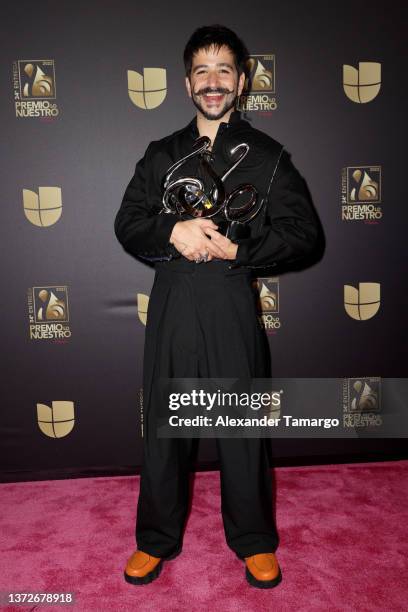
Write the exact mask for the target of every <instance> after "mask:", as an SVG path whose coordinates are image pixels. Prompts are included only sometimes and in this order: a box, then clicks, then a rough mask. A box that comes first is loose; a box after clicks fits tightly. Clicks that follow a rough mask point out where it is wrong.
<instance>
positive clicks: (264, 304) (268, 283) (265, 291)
mask: <svg viewBox="0 0 408 612" xmlns="http://www.w3.org/2000/svg"><path fill="white" fill-rule="evenodd" d="M252 288H253V290H254V292H255V298H256V303H257V310H258V319H259V321H260V323H261V324H262V326H263V327H264V329H265V331H266V332H267V333H274V332H275V330H277V329H279V328H280V327H281V322H280V319H279V316H278V313H279V279H278V278H277V277H265V278H257V279H254V280H253V281H252Z"/></svg>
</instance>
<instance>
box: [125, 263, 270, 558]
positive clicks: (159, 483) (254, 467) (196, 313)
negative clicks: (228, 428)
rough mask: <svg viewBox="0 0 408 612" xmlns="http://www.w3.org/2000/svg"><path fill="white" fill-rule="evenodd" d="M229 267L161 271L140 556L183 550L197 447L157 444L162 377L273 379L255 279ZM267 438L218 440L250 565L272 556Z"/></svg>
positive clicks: (147, 374)
mask: <svg viewBox="0 0 408 612" xmlns="http://www.w3.org/2000/svg"><path fill="white" fill-rule="evenodd" d="M228 263H229V262H227V261H222V260H214V261H211V262H208V263H201V264H195V263H193V262H189V261H187V260H186V259H179V260H175V261H171V262H160V263H157V264H156V274H155V279H154V283H153V288H152V291H151V295H150V301H149V308H148V314H147V326H146V336H145V349H144V370H143V396H144V401H143V404H144V430H143V463H142V469H141V481H140V493H139V500H138V506H137V521H136V543H137V547H138V548H139V549H140V550H143V551H144V552H147V553H149V554H151V555H154V556H156V557H167V556H169V555H172V554H173V553H174V552H176V551H178V550H181V548H182V533H183V526H184V522H185V519H186V515H187V510H188V503H189V459H190V453H191V447H192V443H193V440H192V439H186V438H157V437H156V426H157V423H156V421H155V414H156V415H157V400H156V401H155V389H156V388H155V380H157V378H158V377H160V376H161V377H167V378H171V377H176V378H195V377H204V378H211V377H218V378H223V377H225V378H228V377H247V378H248V377H249V378H251V377H253V378H256V377H259V378H268V377H269V376H270V369H269V346H268V342H267V338H266V336H265V333H264V331H263V330H262V329H261V327H260V325H259V322H258V320H257V316H256V304H255V301H254V297H253V293H252V289H251V286H250V272H249V271H248V270H245V269H240V268H236V269H233V270H228ZM265 443H266V440H265V439H264V438H216V444H217V450H218V456H219V461H220V474H221V511H222V519H223V525H224V531H225V537H226V541H227V544H228V546H229V547H230V548H231V549H232V550H233V551H234V552H235V553H236V554H237V555H238V557H240V558H243V557H246V556H250V555H253V554H256V553H261V552H274V551H275V550H276V548H277V546H278V536H277V532H276V527H275V524H274V519H273V508H272V486H271V474H270V469H269V463H268V457H267V451H266V446H265Z"/></svg>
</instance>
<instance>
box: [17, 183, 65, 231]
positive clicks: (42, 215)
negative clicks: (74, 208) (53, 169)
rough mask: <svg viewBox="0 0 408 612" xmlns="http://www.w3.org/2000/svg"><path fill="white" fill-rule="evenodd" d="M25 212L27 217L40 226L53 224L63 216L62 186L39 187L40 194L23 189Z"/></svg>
mask: <svg viewBox="0 0 408 612" xmlns="http://www.w3.org/2000/svg"><path fill="white" fill-rule="evenodd" d="M23 205H24V213H25V216H26V217H27V219H28V220H29V221H30V222H31V223H32V224H33V225H37V226H39V227H48V226H49V225H53V224H54V223H56V222H57V221H58V219H59V218H60V217H61V213H62V199H61V189H60V187H39V188H38V195H37V193H36V192H35V191H31V190H30V189H23Z"/></svg>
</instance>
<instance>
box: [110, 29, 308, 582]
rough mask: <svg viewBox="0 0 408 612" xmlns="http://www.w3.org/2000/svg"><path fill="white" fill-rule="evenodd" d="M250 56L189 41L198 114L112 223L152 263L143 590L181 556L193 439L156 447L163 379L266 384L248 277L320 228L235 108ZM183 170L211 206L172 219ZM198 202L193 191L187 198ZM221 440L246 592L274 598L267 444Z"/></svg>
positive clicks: (280, 162) (138, 569) (147, 163)
mask: <svg viewBox="0 0 408 612" xmlns="http://www.w3.org/2000/svg"><path fill="white" fill-rule="evenodd" d="M247 58H248V52H247V49H246V47H245V45H244V44H243V42H242V41H241V40H240V39H239V38H238V36H237V35H236V34H235V33H234V32H232V31H231V30H229V29H228V28H226V27H224V26H220V25H213V26H206V27H202V28H199V29H198V30H196V31H195V32H194V33H193V35H192V36H191V38H190V40H189V41H188V43H187V45H186V48H185V50H184V65H185V71H186V78H185V84H186V89H187V94H188V95H189V96H190V97H191V100H192V102H193V104H194V106H195V107H196V109H197V112H196V115H195V117H194V118H193V119H192V120H191V121H190V122H189V123H188V125H186V126H185V127H184V128H182V129H180V130H177V131H176V132H173V133H172V134H170V135H169V136H166V137H164V138H162V139H161V140H158V141H154V142H151V143H150V144H149V146H148V147H147V150H146V152H145V155H144V156H143V158H142V159H141V160H140V161H138V163H137V164H136V169H135V173H134V176H133V177H132V179H131V181H130V183H129V185H128V186H127V188H126V191H125V194H124V197H123V200H122V204H121V206H120V209H119V211H118V213H117V215H116V219H115V232H116V236H117V238H118V240H119V241H120V243H121V244H122V246H123V247H124V249H125V250H126V251H127V252H128V253H130V254H131V255H133V256H134V257H136V258H138V259H141V260H142V261H150V262H152V263H153V264H154V266H155V278H154V283H153V288H152V291H151V295H150V301H149V309H148V315H147V325H146V335H145V349H144V362H143V405H144V435H143V464H142V468H141V478H140V492H139V500H138V507H137V520H136V543H137V550H136V551H135V552H134V553H133V554H132V555H131V557H130V558H129V560H128V562H127V565H126V568H125V572H124V576H125V579H126V580H127V581H128V582H129V583H131V584H135V585H140V584H147V583H149V582H151V581H152V580H154V579H155V578H157V577H158V576H159V574H160V571H161V569H162V566H163V561H166V560H169V559H173V558H175V557H176V556H177V555H178V554H180V552H181V550H182V539H183V527H184V523H185V519H186V517H187V510H188V502H189V478H188V476H189V469H190V465H189V460H190V454H191V448H192V439H191V438H187V437H185V438H163V437H157V427H158V416H159V414H163V413H161V412H160V408H163V407H162V406H161V404H160V402H161V396H160V393H159V390H158V389H157V384H156V382H157V381H158V379H159V378H166V377H167V378H173V377H174V378H197V377H200V378H207V379H208V378H214V379H220V378H234V379H236V378H238V379H244V380H248V379H252V378H269V377H270V376H271V371H270V355H269V345H268V341H267V338H266V336H265V333H264V331H263V329H262V328H261V326H260V324H259V322H258V318H257V310H256V303H255V301H254V296H253V294H252V289H251V271H252V270H253V269H255V270H256V269H257V268H258V269H259V270H265V268H270V270H271V271H272V272H273V271H274V267H275V266H277V264H279V263H282V262H294V261H301V260H303V259H304V258H305V257H306V256H308V255H309V254H310V253H311V252H312V251H313V250H314V248H315V246H316V239H317V235H318V223H317V218H316V216H315V213H314V211H313V207H312V203H311V202H310V199H309V195H308V191H307V188H306V186H305V183H304V181H303V179H302V177H301V176H300V174H299V172H298V171H297V170H296V168H295V167H294V166H293V164H292V162H291V160H290V156H289V154H288V153H286V152H285V151H284V150H283V146H282V145H281V144H280V143H278V142H277V141H276V140H274V139H273V138H271V137H270V136H268V135H267V134H265V133H264V132H262V131H260V130H257V129H255V128H253V127H252V126H251V125H250V124H249V123H248V122H247V121H245V120H244V119H242V118H241V116H240V113H239V112H238V111H237V110H236V109H235V108H236V103H237V99H238V96H239V95H240V94H241V92H242V90H243V87H244V82H245V67H246V61H247ZM203 136H205V137H207V138H208V139H209V142H207V145H208V146H207V149H206V150H205V152H203V153H202V155H197V154H192V153H194V151H196V147H197V142H196V141H197V139H199V138H200V137H203ZM243 151H244V152H245V154H243V155H242V152H243ZM237 152H238V153H240V155H239V156H238V157H239V159H238V157H237ZM179 160H183V163H181V164H179V165H178V166H177V168H176V170H175V172H174V174H173V175H172V177H171V178H172V180H173V179H174V180H176V179H177V177H179V179H183V180H182V182H185V181H186V180H188V181H189V184H190V185H191V184H193V185H197V179H200V180H201V181H202V183H200V185H204V186H205V187H204V190H203V189H202V188H201V187H200V189H199V190H198V191H196V192H195V193H196V194H197V193H201V196H200V197H201V198H202V197H204V196H205V199H204V201H205V202H206V206H204V208H203V209H202V210H200V212H199V214H198V213H197V215H195V214H193V215H192V214H182V213H181V212H180V211H177V212H178V213H179V214H171V213H172V212H173V213H174V211H172V210H169V209H166V208H165V206H164V202H166V201H167V200H166V197H165V195H164V193H163V191H164V188H165V186H166V184H167V183H166V182H165V181H164V180H163V179H164V177H165V176H166V174H167V173H168V169H169V167H170V166H172V165H173V164H175V163H176V162H178V161H179ZM186 177H190V178H188V179H186ZM192 179H193V180H192ZM194 181H195V183H194ZM242 185H246V187H245V189H244V191H242V190H240V188H241V187H242ZM168 188H169V187H168ZM169 189H170V188H169ZM222 192H225V198H226V199H225V202H228V205H229V204H231V209H230V210H229V212H228V215H229V217H228V216H227V215H226V206H225V207H223V206H221V207H219V208H217V202H218V200H221V201H222V197H221V195H222ZM192 193H193V192H191V190H190V192H189V191H188V190H187V191H186V192H185V195H186V194H187V195H190V196H191V195H192ZM248 194H250V195H251V197H253V202H254V203H255V204H256V207H255V208H254V213H253V214H251V215H248V217H247V218H246V219H245V220H243V217H241V221H240V222H238V223H235V222H234V223H231V219H233V218H234V214H238V213H239V214H240V211H238V213H237V211H236V210H235V213H234V211H233V208H234V207H232V202H233V201H234V200H235V198H236V199H237V200H239V197H241V196H242V195H243V196H244V197H245V195H246V196H248ZM178 197H180V198H181V196H180V192H179V196H178ZM197 198H198V196H197ZM176 199H177V198H176ZM169 201H170V200H169ZM199 201H200V200H198V199H197V202H196V205H197V209H196V210H197V211H198V202H199ZM186 202H187V196H186V197H185V203H186ZM240 207H244V204H242V202H241V204H240V205H239V206H238V207H237V208H240ZM213 209H214V213H216V214H212V211H213ZM190 210H191V209H190ZM208 211H209V212H210V213H211V214H208ZM193 212H195V211H193ZM166 213H169V214H166ZM227 235H228V237H227ZM215 441H216V446H217V452H218V457H219V462H220V476H221V511H222V519H223V525H224V531H225V537H226V541H227V544H228V546H229V547H230V549H231V550H232V551H234V552H235V554H236V555H237V557H238V558H239V559H241V560H242V561H243V562H244V564H245V575H246V579H247V581H248V582H249V584H251V585H252V586H255V587H259V588H270V587H274V586H276V585H277V584H278V583H279V582H280V580H281V570H280V567H279V564H278V561H277V559H276V556H275V551H276V549H277V546H278V535H277V530H276V526H275V523H274V519H273V507H272V488H271V475H270V469H269V464H268V456H267V450H266V441H265V439H264V438H260V439H259V438H252V437H247V438H246V437H229V438H221V437H216V438H215ZM200 552H201V551H200V550H197V553H200ZM198 559H200V556H199V557H198ZM192 562H194V563H196V559H195V558H194V559H192ZM220 569H221V568H220Z"/></svg>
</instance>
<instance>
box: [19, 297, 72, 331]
mask: <svg viewBox="0 0 408 612" xmlns="http://www.w3.org/2000/svg"><path fill="white" fill-rule="evenodd" d="M27 301H28V318H29V324H30V338H31V340H66V339H67V338H70V337H71V330H70V326H69V310H68V288H67V287H66V286H52V287H30V289H29V290H28V296H27Z"/></svg>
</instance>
